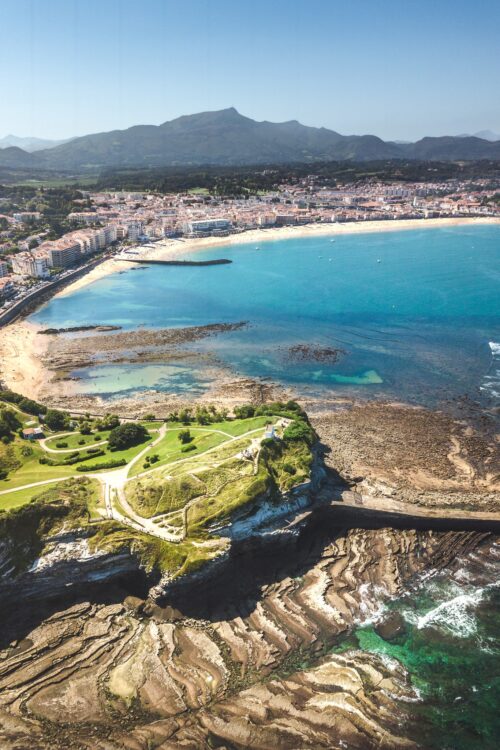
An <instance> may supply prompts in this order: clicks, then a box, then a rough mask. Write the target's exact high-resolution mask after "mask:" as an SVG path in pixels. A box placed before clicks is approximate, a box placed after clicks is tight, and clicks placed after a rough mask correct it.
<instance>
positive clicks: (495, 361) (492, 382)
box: [481, 341, 500, 398]
mask: <svg viewBox="0 0 500 750" xmlns="http://www.w3.org/2000/svg"><path fill="white" fill-rule="evenodd" d="M489 344H490V351H491V357H492V360H491V365H490V367H489V370H488V372H487V374H486V375H485V376H484V378H483V382H482V385H481V390H482V391H483V392H484V393H487V394H488V396H491V397H492V398H500V343H498V342H496V341H490V342H489Z"/></svg>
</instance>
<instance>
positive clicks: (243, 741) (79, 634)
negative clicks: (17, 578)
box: [0, 514, 488, 750]
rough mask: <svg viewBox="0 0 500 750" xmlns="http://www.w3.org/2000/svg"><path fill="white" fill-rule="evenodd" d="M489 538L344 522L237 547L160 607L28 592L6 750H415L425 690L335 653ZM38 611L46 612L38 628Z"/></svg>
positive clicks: (4, 689) (5, 689) (12, 676)
mask: <svg viewBox="0 0 500 750" xmlns="http://www.w3.org/2000/svg"><path fill="white" fill-rule="evenodd" d="M487 542H488V536H487V535H484V534H483V535H481V534H475V533H452V532H450V533H440V534H436V533H432V532H415V531H394V530H390V529H383V530H377V531H370V530H356V529H354V530H352V531H349V532H345V531H343V530H342V529H341V528H339V527H338V526H336V525H335V521H334V515H332V514H330V522H329V523H326V522H325V518H324V517H323V516H321V517H319V518H316V519H312V520H310V521H309V522H308V523H306V524H304V525H303V527H301V529H300V530H299V532H298V533H296V534H275V535H271V536H268V537H266V538H262V537H261V538H254V539H249V540H246V541H244V542H242V543H240V544H238V545H235V547H234V548H233V550H232V552H231V554H230V556H229V559H228V560H227V564H226V565H225V566H223V567H221V568H219V569H218V570H217V575H214V576H213V577H212V578H210V579H209V580H206V579H205V580H203V581H198V582H197V581H196V579H193V580H192V581H189V580H186V581H185V582H184V585H183V586H178V587H175V588H174V589H172V590H171V591H170V590H169V589H168V588H167V590H166V592H165V594H164V596H163V598H162V599H161V600H158V601H156V602H153V601H151V600H150V599H148V598H147V597H145V595H144V594H141V593H140V585H139V584H137V585H136V587H135V590H134V591H133V592H132V593H133V595H130V594H131V590H130V588H128V589H127V585H128V583H127V582H128V581H129V576H124V577H123V578H122V579H121V581H120V580H118V581H117V580H115V581H114V583H113V584H109V585H106V584H105V582H103V581H100V582H99V585H97V584H95V585H94V586H93V587H87V589H84V590H82V591H78V590H74V589H73V587H69V589H67V591H66V594H65V595H64V598H63V597H61V595H60V591H59V592H58V595H57V597H56V600H54V601H53V602H52V604H51V603H50V601H49V600H50V596H48V597H45V599H44V600H43V601H40V600H37V602H36V604H35V605H34V606H33V604H34V602H31V604H30V602H29V597H28V600H26V599H25V598H24V597H23V596H22V591H21V592H20V594H19V597H18V602H19V605H18V607H17V608H15V607H5V608H4V610H3V613H2V620H3V622H2V632H3V633H9V637H10V638H11V640H10V641H9V644H4V647H3V650H2V651H1V653H0V696H1V705H2V709H1V713H0V745H1V746H2V748H5V750H17V749H18V748H22V747H25V746H26V744H27V743H28V742H29V746H30V747H32V748H34V749H35V750H36V749H40V750H42V749H43V750H48V748H50V749H51V750H53V749H54V748H63V747H64V748H66V747H72V748H75V750H76V749H78V750H79V749H80V748H85V749H86V750H119V749H120V750H123V748H129V749H130V750H148V748H150V747H151V746H153V747H161V748H162V749H163V750H165V749H167V748H172V749H173V748H177V747H186V748H190V749H192V750H199V748H205V747H210V746H216V747H235V748H242V749H243V748H262V750H264V748H269V747H277V748H287V750H288V749H289V748H290V749H293V748H296V749H297V750H298V748H301V749H302V748H315V749H317V748H325V749H326V748H332V747H342V746H346V745H347V746H348V747H352V748H360V750H361V749H362V748H371V747H373V748H375V747H377V748H380V747H382V748H401V747H412V746H414V745H413V744H412V742H411V740H409V739H408V736H407V734H408V732H407V728H406V726H405V722H407V721H408V720H409V719H408V716H407V714H406V710H405V705H406V704H405V701H406V702H408V701H414V700H416V699H417V696H416V694H415V692H414V691H413V689H412V688H411V686H410V684H409V683H408V680H407V677H406V675H405V673H404V671H403V670H402V669H401V668H400V667H398V666H397V665H394V664H387V663H384V662H382V661H381V660H380V659H379V658H377V657H375V656H369V655H366V654H363V653H360V652H358V651H352V652H348V653H347V654H343V655H342V656H331V655H330V656H327V655H326V654H327V652H328V650H329V648H330V647H331V646H332V645H334V644H335V643H336V642H337V641H338V639H339V637H341V636H342V635H343V634H345V633H347V632H348V631H349V630H350V628H352V627H353V625H354V624H355V623H357V622H360V621H363V620H365V619H366V618H370V617H373V616H374V615H375V614H376V613H377V612H378V611H379V609H380V606H381V604H382V603H383V601H384V600H386V599H387V598H388V597H391V596H396V595H398V594H399V593H401V592H402V591H403V590H404V589H405V588H406V587H407V586H408V585H409V584H410V582H411V581H412V580H414V578H415V576H419V575H420V574H422V573H426V572H429V571H432V570H436V569H441V568H443V567H445V566H447V565H449V564H450V562H451V561H452V560H453V559H454V558H455V557H456V556H457V555H459V554H462V555H467V554H469V553H470V552H471V551H472V550H474V551H475V552H476V554H478V553H480V552H481V550H482V549H483V548H484V547H485V545H487ZM44 575H45V576H47V575H48V572H47V569H46V568H45V569H44ZM46 593H47V592H46ZM127 594H128V595H127ZM23 602H24V605H25V606H26V607H28V608H29V607H31V610H34V611H35V612H37V614H38V618H39V619H38V623H33V624H32V626H31V627H30V628H29V631H27V630H26V628H25V626H23V627H20V626H21V625H22V623H24V621H25V618H24V613H23ZM44 608H46V609H44ZM16 623H17V625H18V626H19V632H18V634H17V636H16V632H15V631H16ZM397 699H402V701H403V703H399V702H398V701H397ZM249 719H250V720H249ZM23 743H24V745H23ZM343 743H345V744H344V745H343Z"/></svg>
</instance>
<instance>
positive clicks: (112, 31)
mask: <svg viewBox="0 0 500 750" xmlns="http://www.w3.org/2000/svg"><path fill="white" fill-rule="evenodd" d="M0 29H1V34H0V97H1V106H0V137H1V136H2V135H6V134H7V133H15V134H17V135H22V136H26V135H37V136H39V137H46V138H62V137H67V136H74V135H83V134H85V133H91V132H99V131H104V130H112V129H114V128H125V127H129V126H131V125H135V124H139V123H151V124H159V123H161V122H164V121H165V120H170V119H172V118H174V117H177V116H178V115H181V114H189V113H193V112H200V111H204V110H209V109H221V108H225V107H229V106H235V107H236V108H237V109H238V110H239V111H240V112H242V113H243V114H245V115H248V116H249V117H253V118H255V119H258V120H264V119H267V120H272V121H282V120H290V119H298V120H300V121H301V122H303V123H305V124H307V125H317V126H319V125H324V126H325V127H329V128H332V129H334V130H338V131H339V132H341V133H375V134H376V135H379V136H381V137H383V138H394V139H396V138H399V139H417V138H419V137H421V136H423V135H443V134H452V135H454V134H459V133H463V132H475V131H477V130H482V129H484V128H489V129H492V130H495V131H497V132H499V131H500V1H499V0H475V2H473V1H472V0H467V1H466V0H419V1H418V2H417V1H415V0H247V1H246V2H244V1H243V0H0Z"/></svg>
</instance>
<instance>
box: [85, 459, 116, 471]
mask: <svg viewBox="0 0 500 750" xmlns="http://www.w3.org/2000/svg"><path fill="white" fill-rule="evenodd" d="M126 465H127V462H126V461H125V459H124V458H119V459H117V460H116V461H106V462H105V463H102V464H85V465H83V466H77V467H76V470H77V471H102V470H103V469H115V468H118V467H119V466H126Z"/></svg>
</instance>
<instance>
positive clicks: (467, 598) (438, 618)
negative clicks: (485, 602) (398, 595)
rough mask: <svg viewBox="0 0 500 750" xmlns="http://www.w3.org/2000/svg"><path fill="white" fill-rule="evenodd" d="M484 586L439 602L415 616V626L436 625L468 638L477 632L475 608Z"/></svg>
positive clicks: (482, 593)
mask: <svg viewBox="0 0 500 750" xmlns="http://www.w3.org/2000/svg"><path fill="white" fill-rule="evenodd" d="M485 591H486V588H480V589H476V591H474V592H472V593H470V594H459V595H457V596H454V597H453V598H452V599H448V600H447V601H445V602H441V604H439V605H438V606H437V607H434V609H431V610H430V612H427V613H426V614H425V615H422V616H421V617H418V618H417V622H416V625H417V628H418V629H419V630H421V629H422V628H427V627H438V628H442V629H445V630H448V631H449V632H451V633H453V635H456V636H459V637H461V638H468V637H470V636H472V635H475V634H476V632H477V623H476V616H475V608H476V606H477V605H478V604H479V602H480V601H481V600H482V598H483V596H484V593H485Z"/></svg>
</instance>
